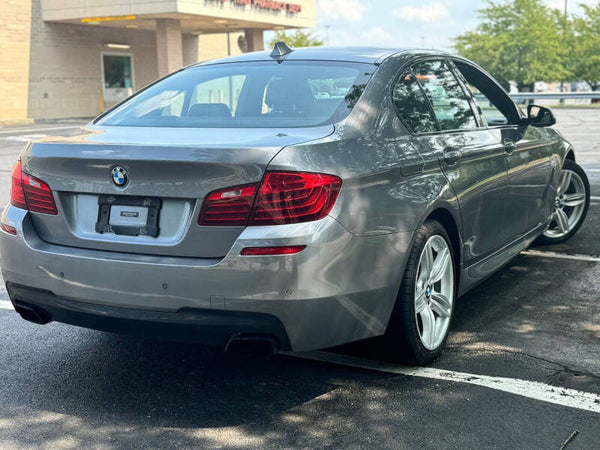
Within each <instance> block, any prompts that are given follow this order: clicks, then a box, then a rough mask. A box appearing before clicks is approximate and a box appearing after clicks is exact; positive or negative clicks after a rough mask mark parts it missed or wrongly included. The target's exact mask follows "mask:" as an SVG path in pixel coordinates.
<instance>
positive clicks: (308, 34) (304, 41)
mask: <svg viewBox="0 0 600 450" xmlns="http://www.w3.org/2000/svg"><path fill="white" fill-rule="evenodd" d="M277 42H285V43H286V44H287V45H289V46H290V47H294V48H297V47H320V46H321V45H323V41H322V40H320V39H319V38H317V37H316V36H314V35H313V33H312V31H302V30H296V31H295V32H294V33H293V34H289V35H288V34H287V33H286V32H285V31H283V30H280V31H276V32H275V36H274V37H273V39H271V41H270V42H269V44H270V46H271V47H273V46H274V45H275V44H276V43H277Z"/></svg>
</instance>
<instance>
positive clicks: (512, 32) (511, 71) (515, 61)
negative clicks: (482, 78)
mask: <svg viewBox="0 0 600 450" xmlns="http://www.w3.org/2000/svg"><path fill="white" fill-rule="evenodd" d="M479 13H480V16H481V18H482V23H481V24H480V25H479V26H478V27H477V29H476V30H474V31H470V32H467V33H465V34H463V35H461V36H458V37H457V38H456V42H455V49H456V50H457V51H458V53H459V54H461V55H463V56H465V57H466V58H469V59H472V60H474V61H476V62H477V63H479V64H480V65H482V66H483V67H485V68H486V69H487V70H488V71H489V72H490V73H491V74H492V75H494V76H495V77H496V78H497V79H498V80H499V81H501V82H502V83H503V84H504V85H508V83H509V81H515V82H516V83H517V85H518V87H519V90H524V88H531V86H532V85H533V83H535V82H536V81H542V80H543V81H560V80H564V79H567V78H568V77H569V76H570V75H571V72H570V71H569V70H568V69H567V64H566V62H567V57H568V52H569V49H568V48H567V45H565V43H566V38H567V36H566V34H567V28H568V27H566V26H565V21H564V19H563V18H562V15H561V14H560V12H559V11H558V10H555V9H551V8H548V7H547V6H546V5H545V4H544V2H543V1H542V0H509V1H507V2H502V3H495V2H492V1H488V5H487V7H486V8H484V9H482V10H480V11H479Z"/></svg>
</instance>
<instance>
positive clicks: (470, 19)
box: [315, 0, 598, 50]
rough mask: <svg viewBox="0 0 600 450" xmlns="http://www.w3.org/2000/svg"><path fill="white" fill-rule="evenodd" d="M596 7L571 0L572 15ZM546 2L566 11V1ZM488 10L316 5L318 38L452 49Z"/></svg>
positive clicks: (464, 1)
mask: <svg viewBox="0 0 600 450" xmlns="http://www.w3.org/2000/svg"><path fill="white" fill-rule="evenodd" d="M497 1H500V0H497ZM597 2H598V0H568V11H569V12H570V13H576V12H579V11H580V8H579V7H578V4H579V3H588V4H595V3H597ZM546 3H547V4H548V5H549V6H551V7H554V8H559V9H561V10H562V9H563V8H564V3H565V2H564V0H547V1H546ZM485 5H486V2H485V0H452V1H450V0H317V28H316V30H315V33H316V34H318V35H319V36H320V37H321V39H323V40H324V41H327V35H329V45H381V46H384V47H426V48H436V49H441V50H450V49H451V47H452V45H453V44H452V43H453V38H454V37H455V36H457V35H459V34H462V33H464V32H465V31H469V30H473V29H474V28H476V27H477V25H478V22H479V20H478V14H477V10H478V9H481V8H483V7H485ZM327 30H329V31H327ZM326 43H327V42H326Z"/></svg>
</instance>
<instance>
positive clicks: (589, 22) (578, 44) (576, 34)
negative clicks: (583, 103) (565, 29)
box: [568, 3, 600, 91]
mask: <svg viewBox="0 0 600 450" xmlns="http://www.w3.org/2000/svg"><path fill="white" fill-rule="evenodd" d="M581 7H582V8H583V10H584V15H583V16H582V17H575V18H574V19H573V21H572V26H571V30H572V37H571V39H570V43H571V52H570V53H569V58H568V63H569V64H568V65H569V68H570V69H571V70H572V72H573V79H576V80H583V81H585V82H586V83H587V84H589V85H590V88H591V89H592V90H593V91H595V90H597V89H598V88H600V3H598V4H596V5H595V6H588V5H584V4H582V5H581Z"/></svg>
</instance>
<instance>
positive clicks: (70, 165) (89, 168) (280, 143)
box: [22, 125, 333, 258]
mask: <svg viewBox="0 0 600 450" xmlns="http://www.w3.org/2000/svg"><path fill="white" fill-rule="evenodd" d="M332 132H333V126H331V125H328V126H321V127H312V128H291V129H273V128H268V129H267V128H263V129H227V128H219V129H199V128H196V129H192V128H142V127H102V128H100V127H94V126H90V127H88V128H87V129H86V130H85V133H83V134H82V135H80V136H74V137H68V138H49V139H46V140H43V141H38V142H35V143H33V144H32V145H31V146H30V147H29V148H28V149H27V150H26V151H25V152H24V154H23V155H22V163H23V170H24V171H25V172H27V173H29V174H31V175H33V176H35V177H37V178H39V179H41V180H43V181H45V182H46V183H47V184H48V185H49V186H50V188H51V189H52V191H53V192H54V193H55V199H56V202H57V207H58V210H59V214H58V215H56V216H51V215H47V214H40V213H31V216H32V222H33V225H34V227H35V229H36V231H37V233H38V234H39V236H40V237H41V238H42V239H43V240H45V241H47V242H50V243H54V244H60V245H68V246H73V247H82V248H91V249H98V250H110V251H119V252H131V253H143V254H152V255H168V256H183V257H207V258H215V257H222V256H225V255H226V254H227V252H228V251H229V249H230V248H231V246H232V245H233V242H234V241H235V239H236V238H237V237H238V236H239V234H240V233H241V232H242V230H243V228H244V227H239V226H237V227H236V226H234V227H206V226H200V225H198V223H197V219H198V214H199V211H200V208H201V206H202V200H203V198H204V197H205V196H206V194H208V193H209V192H211V191H213V190H217V189H222V188H226V187H230V186H236V185H241V184H249V183H257V182H260V180H261V179H262V176H263V174H264V172H265V170H266V167H267V165H268V164H269V161H271V159H272V158H273V157H274V156H275V155H276V154H277V153H278V152H279V151H280V150H281V149H282V148H283V147H285V146H289V145H293V144H298V143H302V142H307V141H311V140H315V139H319V138H322V137H325V136H328V135H330V134H331V133H332ZM115 167H119V168H123V169H125V171H126V172H127V177H128V181H127V184H126V185H125V186H124V187H118V186H116V185H115V183H114V182H113V177H112V174H111V171H112V169H113V168H115ZM107 199H108V200H107ZM107 201H108V202H111V201H116V203H118V204H126V205H128V206H127V207H123V208H121V207H119V208H116V207H115V211H117V212H118V216H119V217H116V215H115V213H114V211H113V214H112V216H113V217H111V220H110V221H111V223H112V225H115V224H121V225H124V226H127V225H128V224H129V225H131V227H130V228H131V230H130V231H132V230H133V231H132V232H129V233H127V232H122V231H123V230H120V231H117V233H118V234H115V232H114V230H113V231H104V230H103V229H101V228H102V227H100V228H99V227H98V224H99V223H100V222H102V220H101V213H102V205H101V204H102V203H103V202H104V203H106V202H107ZM156 202H158V203H159V205H160V206H159V207H158V209H156V212H157V227H158V234H157V235H156V236H152V233H147V231H148V230H144V231H141V232H139V230H140V229H142V228H144V227H143V226H140V223H141V222H143V221H144V220H146V218H147V216H146V214H147V213H148V211H150V214H152V213H153V211H154V209H153V208H152V207H151V206H149V205H151V204H154V203H156ZM99 203H100V205H99ZM148 208H149V209H148ZM107 214H109V215H110V214H111V213H110V212H109V211H107ZM129 219H130V220H129ZM112 225H111V226H112ZM112 228H115V227H114V226H113V227H112Z"/></svg>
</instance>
